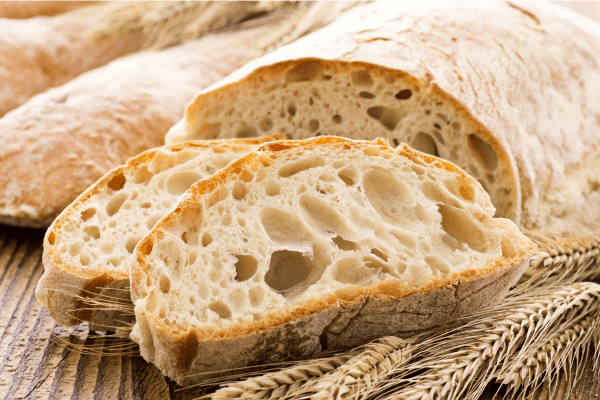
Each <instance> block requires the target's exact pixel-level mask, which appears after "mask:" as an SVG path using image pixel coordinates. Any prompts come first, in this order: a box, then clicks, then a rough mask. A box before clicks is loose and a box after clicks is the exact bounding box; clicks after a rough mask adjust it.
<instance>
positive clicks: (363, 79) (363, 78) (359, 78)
mask: <svg viewBox="0 0 600 400" xmlns="http://www.w3.org/2000/svg"><path fill="white" fill-rule="evenodd" d="M352 83H354V84H355V85H356V86H371V85H373V78H371V74H369V73H368V72H367V71H354V72H352Z"/></svg>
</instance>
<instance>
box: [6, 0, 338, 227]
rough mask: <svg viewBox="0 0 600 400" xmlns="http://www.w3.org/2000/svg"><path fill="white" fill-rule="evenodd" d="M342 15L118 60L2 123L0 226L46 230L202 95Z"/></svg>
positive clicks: (261, 27) (267, 22) (284, 16)
mask: <svg viewBox="0 0 600 400" xmlns="http://www.w3.org/2000/svg"><path fill="white" fill-rule="evenodd" d="M330 4H331V5H330ZM315 10H322V11H325V13H323V14H322V15H316V16H315V14H314V13H313V12H312V11H315ZM342 11H343V7H341V5H340V4H336V3H323V4H321V3H318V4H314V5H310V4H308V5H306V6H304V5H303V6H299V7H295V8H291V9H286V10H281V12H278V13H275V14H273V15H267V16H266V17H265V18H264V19H261V20H258V21H249V22H248V25H247V26H246V27H245V28H244V27H241V28H240V29H237V30H236V31H232V32H223V33H219V34H215V35H211V36H210V37H204V38H201V39H197V40H194V41H189V42H187V43H184V44H182V45H180V46H175V47H171V48H169V49H166V50H161V51H147V52H143V53H139V54H135V55H132V56H129V57H125V58H121V59H119V60H116V61H114V62H111V63H109V64H108V65H106V66H104V67H101V68H98V69H96V70H94V71H90V72H88V73H86V74H83V75H81V76H79V77H77V78H76V79H74V80H72V81H71V82H69V83H67V84H65V85H63V86H61V87H59V88H55V89H52V90H49V91H48V92H46V93H43V94H41V95H39V96H36V97H35V98H33V99H31V100H30V101H29V102H27V103H26V104H24V105H23V106H21V107H19V108H18V109H16V110H14V111H12V112H11V113H10V114H8V115H6V116H5V117H4V118H2V119H0V143H2V144H3V145H2V146H0V170H2V171H10V173H6V174H0V224H10V225H18V226H30V227H47V226H49V225H50V223H51V222H52V220H53V219H54V218H56V216H57V215H58V214H59V213H60V212H61V211H62V210H63V209H64V208H65V207H66V206H67V205H69V203H71V202H72V201H73V200H74V199H75V198H76V197H77V196H78V195H79V194H80V193H82V192H83V191H84V190H85V189H86V188H87V187H88V186H90V185H91V184H92V183H93V182H95V181H96V180H97V179H99V178H100V177H102V176H103V175H104V174H105V173H107V172H108V171H110V170H111V169H112V168H114V167H116V166H117V165H119V164H122V163H123V162H125V161H126V160H127V159H128V158H130V157H132V156H134V155H137V154H139V153H140V152H142V151H144V150H147V149H149V148H152V147H157V146H160V145H162V144H163V143H164V136H165V134H166V132H167V131H168V129H169V128H170V127H171V126H172V125H173V124H175V122H176V121H177V120H179V119H180V118H181V115H182V113H183V110H184V108H185V105H186V103H188V102H189V101H190V100H192V99H193V97H194V95H195V94H196V93H198V92H199V91H200V90H202V89H203V88H205V87H206V86H208V85H210V84H212V83H214V82H216V81H218V80H219V79H222V78H223V77H225V76H226V75H228V74H229V73H231V72H232V71H234V70H235V69H237V68H239V67H240V66H241V65H243V64H244V63H246V62H247V61H248V60H249V59H252V58H254V57H257V56H259V55H261V54H263V53H264V52H265V50H267V49H269V48H270V47H272V46H278V45H280V44H284V43H286V42H287V41H288V40H293V39H294V38H296V37H298V36H302V35H303V34H305V33H307V32H310V31H311V30H314V29H318V28H320V27H322V26H323V25H324V24H327V23H328V22H330V21H331V19H332V18H335V16H336V15H338V14H339V13H340V12H342ZM0 40H1V39H0ZM0 51H1V50H0ZM0 90H2V89H1V88H0ZM31 171H35V174H32V173H31Z"/></svg>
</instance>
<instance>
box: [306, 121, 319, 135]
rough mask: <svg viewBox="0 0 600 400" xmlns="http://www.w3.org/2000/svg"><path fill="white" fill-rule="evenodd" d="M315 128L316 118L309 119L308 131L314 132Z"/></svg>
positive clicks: (317, 124) (316, 125) (317, 125)
mask: <svg viewBox="0 0 600 400" xmlns="http://www.w3.org/2000/svg"><path fill="white" fill-rule="evenodd" d="M317 129H319V121H317V120H316V119H311V120H310V121H309V122H308V131H309V132H311V133H312V132H315V131H316V130H317Z"/></svg>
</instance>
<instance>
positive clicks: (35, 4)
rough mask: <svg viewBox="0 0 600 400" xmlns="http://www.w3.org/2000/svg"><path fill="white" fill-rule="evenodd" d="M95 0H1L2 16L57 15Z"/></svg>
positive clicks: (0, 15) (0, 14) (0, 13)
mask: <svg viewBox="0 0 600 400" xmlns="http://www.w3.org/2000/svg"><path fill="white" fill-rule="evenodd" d="M93 3H94V2H93V1H0V18H15V19H17V18H31V17H35V16H37V15H46V16H49V15H56V14H60V13H63V12H66V11H71V10H74V9H76V8H80V7H86V6H89V5H90V4H93Z"/></svg>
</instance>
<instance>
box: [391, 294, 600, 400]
mask: <svg viewBox="0 0 600 400" xmlns="http://www.w3.org/2000/svg"><path fill="white" fill-rule="evenodd" d="M521 297H523V298H524V299H527V298H528V299H529V301H528V302H527V303H526V304H524V305H522V304H519V303H520V301H519V299H517V300H516V301H515V299H512V301H509V302H508V303H509V304H511V303H512V304H511V308H510V309H509V310H508V312H506V313H502V312H499V311H501V310H492V312H491V313H490V315H489V316H487V317H483V318H479V320H475V321H473V322H472V323H471V324H470V325H471V326H474V328H473V329H467V330H463V331H462V332H461V331H453V332H450V333H445V334H442V335H440V336H438V337H436V338H435V340H434V343H433V344H432V345H430V346H429V349H427V350H426V351H425V352H424V353H423V354H421V357H422V359H421V360H419V361H418V362H415V363H414V365H409V366H408V370H414V371H421V373H420V374H419V375H418V376H416V377H409V378H400V379H397V380H395V381H392V382H391V383H390V382H387V383H386V385H388V387H387V389H390V390H388V392H389V393H388V394H387V395H386V397H381V398H382V399H384V398H385V399H397V400H417V399H419V400H425V399H428V400H433V399H448V400H451V399H475V398H478V397H479V396H480V395H481V393H482V392H483V390H484V389H485V387H486V386H487V384H488V383H489V382H491V381H492V380H493V379H494V377H496V376H503V375H504V374H507V371H513V372H514V371H515V370H516V369H515V368H516V367H515V365H519V363H521V362H523V361H521V360H528V359H529V357H528V356H527V355H528V354H531V353H533V354H535V351H536V349H540V348H542V346H544V345H546V344H547V343H548V340H547V338H548V336H551V334H552V332H553V330H554V329H556V328H557V327H558V328H564V325H565V324H566V325H568V324H569V323H570V322H571V321H573V319H574V318H575V319H577V318H578V317H577V315H583V316H585V315H589V314H590V313H592V314H593V313H595V314H597V313H598V310H600V301H599V298H600V285H598V284H595V283H591V282H583V283H575V284H572V285H566V286H563V287H559V288H558V289H554V290H552V291H548V290H542V291H541V292H540V293H536V295H533V296H532V294H531V293H530V294H527V293H525V294H523V295H522V296H521ZM497 315H500V316H501V317H500V318H498V317H497ZM502 315H503V316H502ZM579 318H582V317H579ZM494 320H495V321H494ZM492 321H493V326H491V327H490V326H489V325H490V322H492ZM565 321H566V322H565ZM589 338H590V336H589V335H584V336H582V340H581V345H584V343H589V340H585V339H589ZM581 345H580V346H581ZM580 346H577V347H573V346H571V347H569V348H568V349H565V352H564V353H561V354H564V356H565V357H568V356H572V355H573V350H575V349H576V348H581V347H580ZM555 355H556V354H555ZM525 362H526V361H525ZM555 365H557V364H556V363H555V362H553V361H552V360H548V363H547V367H548V368H553V366H555ZM548 368H547V369H546V370H548ZM423 370H425V372H423ZM405 373H406V371H405ZM537 373H538V374H541V373H542V372H541V371H538V372H537ZM510 376H511V377H512V376H513V375H510ZM507 382H509V381H507ZM393 386H394V387H393ZM383 389H386V387H384V388H383Z"/></svg>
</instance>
